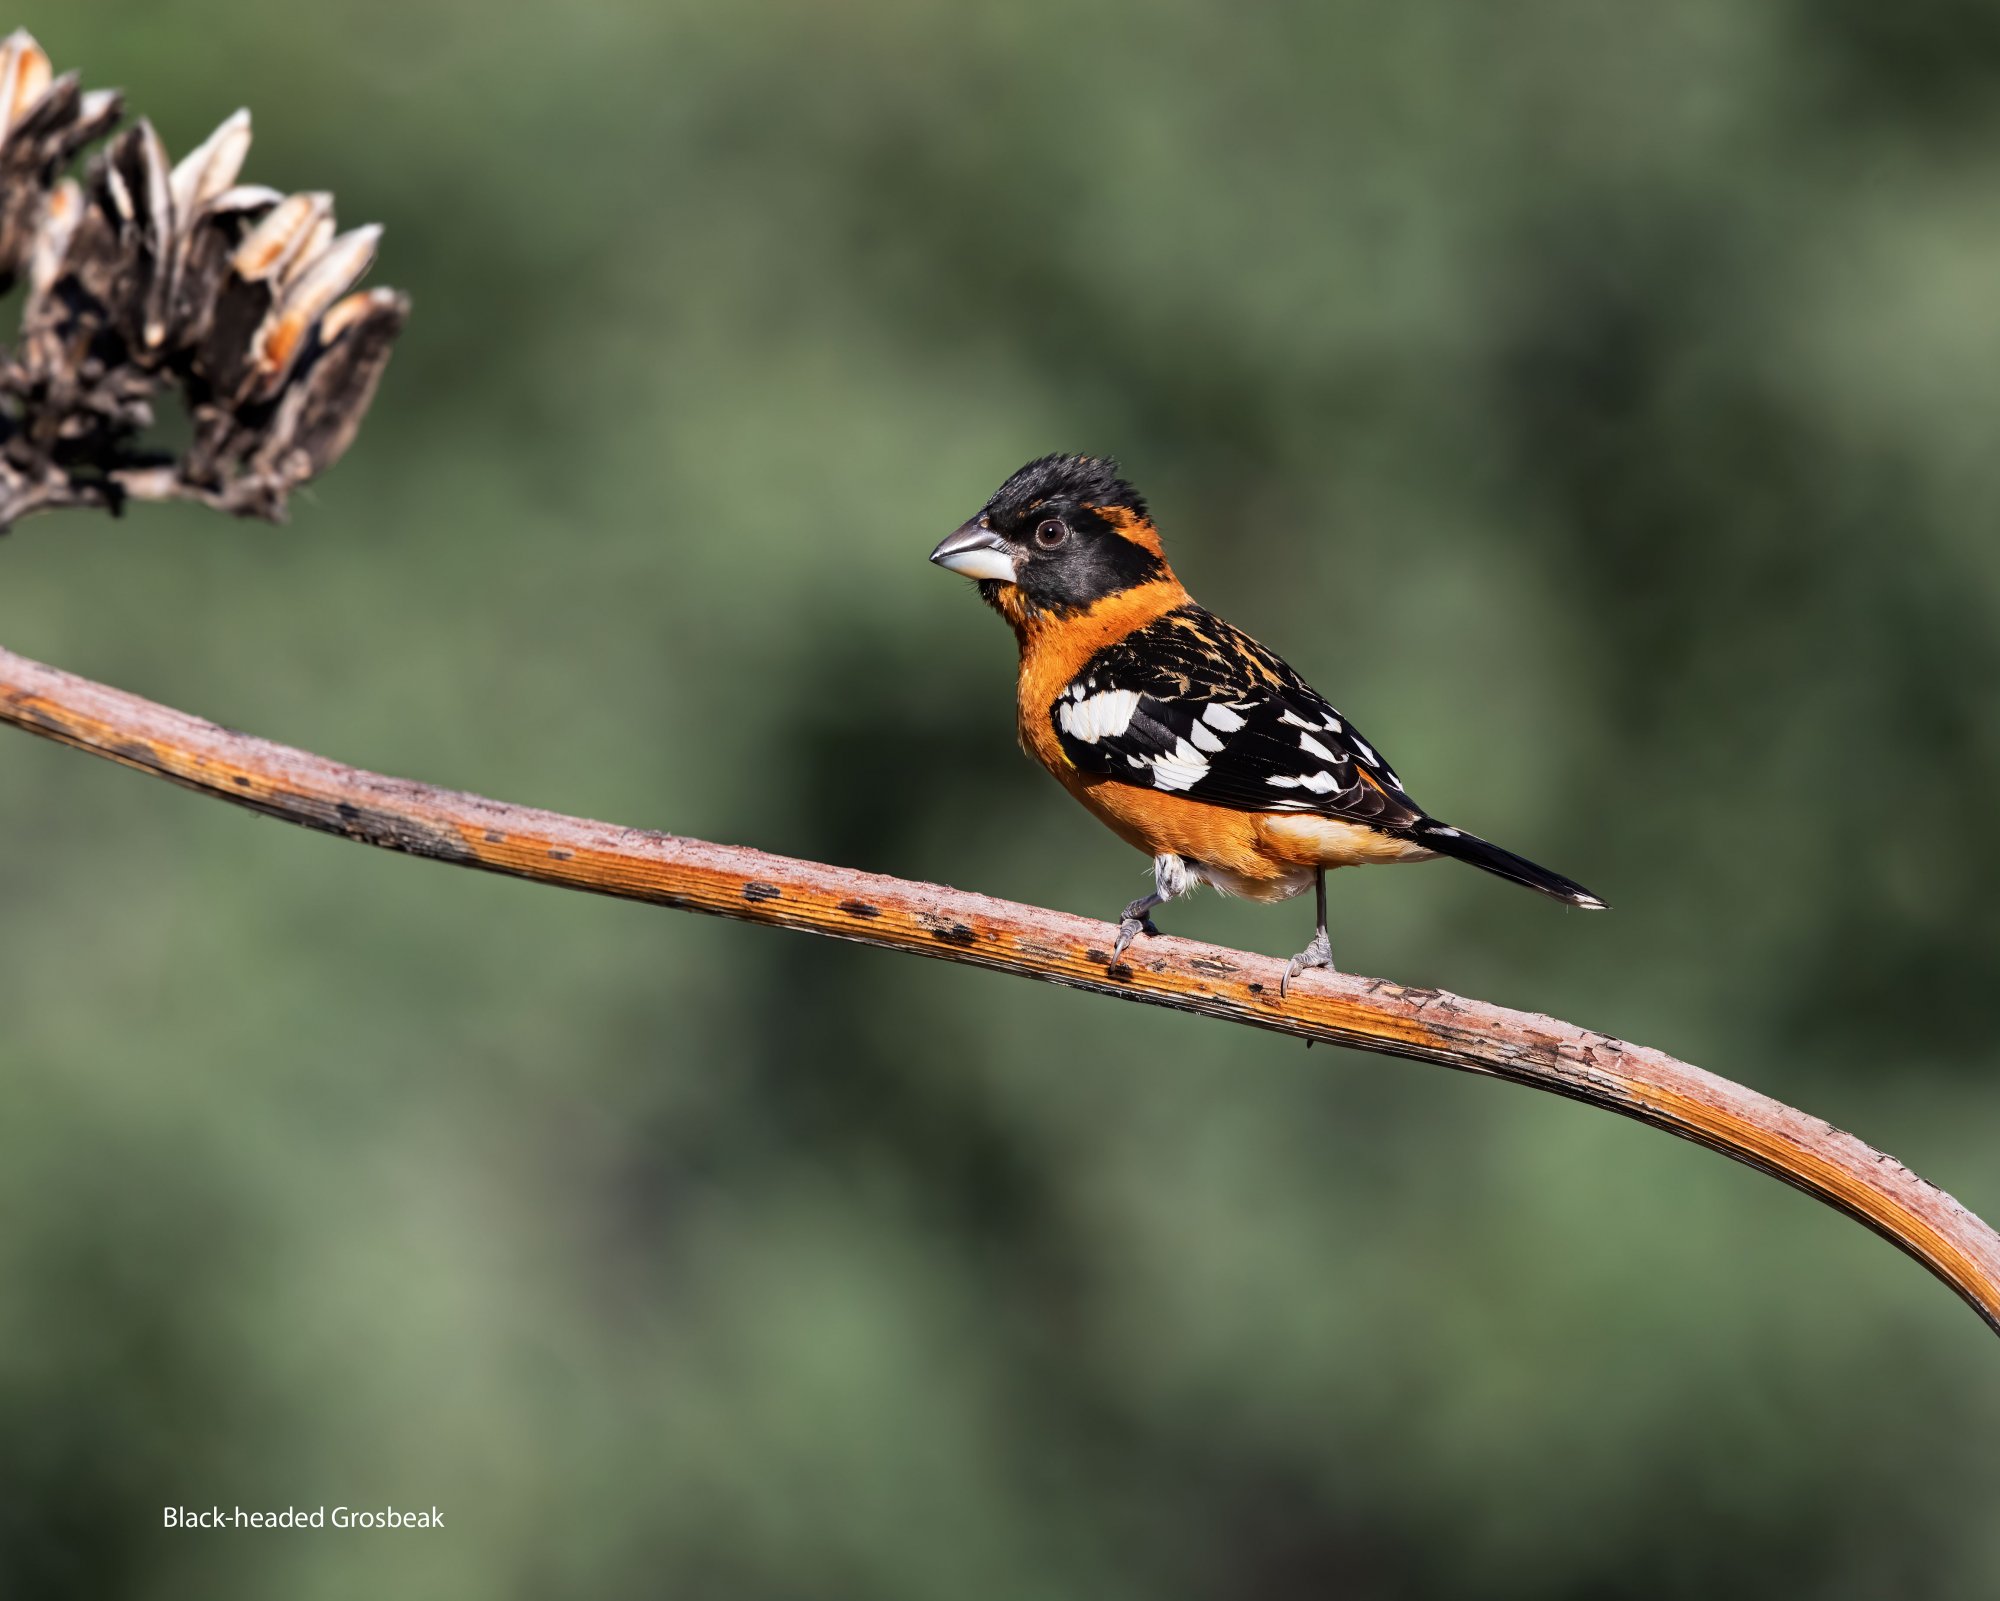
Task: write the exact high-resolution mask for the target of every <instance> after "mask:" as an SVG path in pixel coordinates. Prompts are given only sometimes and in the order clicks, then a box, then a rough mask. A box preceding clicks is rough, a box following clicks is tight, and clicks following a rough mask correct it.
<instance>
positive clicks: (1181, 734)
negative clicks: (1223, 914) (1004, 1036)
mask: <svg viewBox="0 0 2000 1601" xmlns="http://www.w3.org/2000/svg"><path fill="white" fill-rule="evenodd" d="M931 560H932V561H934V562H936V563H937V564H938V565H939V566H941V567H946V568H949V569H950V570H951V571H953V572H955V573H962V574H963V575H965V576H966V577H967V578H973V579H977V580H978V583H979V593H980V595H981V597H982V598H983V599H984V600H985V601H986V602H987V604H988V605H990V606H992V607H993V609H994V610H995V611H997V612H999V613H1000V615H1001V616H1002V617H1004V618H1006V619H1007V621H1008V622H1009V623H1011V624H1012V625H1013V628H1014V634H1015V637H1016V638H1017V639H1018V640H1019V641H1020V646H1021V670H1020V679H1019V684H1018V692H1017V695H1016V708H1015V715H1016V719H1017V723H1018V726H1019V730H1020V736H1021V744H1022V746H1023V747H1024V748H1025V749H1026V750H1027V751H1028V753H1029V754H1030V755H1031V756H1033V757H1034V758H1035V759H1036V760H1037V761H1039V762H1040V763H1041V764H1042V765H1043V766H1044V767H1046V768H1047V769H1048V770H1049V771H1050V772H1051V773H1052V774H1054V775H1055V777H1056V779H1057V781H1058V782H1059V783H1061V784H1062V786H1063V787H1064V788H1065V789H1067V790H1068V791H1069V792H1070V793H1071V794H1072V795H1074V796H1075V797H1076V798H1077V799H1078V800H1080V801H1081V802H1083V804H1084V805H1085V806H1086V807H1087V808H1089V810H1090V811H1092V812H1093V813H1095V814H1096V816H1097V817H1098V818H1099V820H1100V821H1102V822H1104V823H1105V824H1106V825H1108V826H1109V827H1110V828H1111V830H1112V832H1114V833H1115V834H1117V835H1118V836H1119V837H1120V838H1121V839H1124V840H1126V841H1127V842H1129V843H1130V844H1132V845H1135V846H1137V847H1138V848H1139V849H1140V850H1142V851H1144V852H1146V853H1147V854H1148V855H1149V856H1151V857H1152V858H1153V893H1152V894H1150V895H1146V896H1142V897H1141V898H1140V899H1138V900H1135V901H1134V902H1132V904H1131V905H1130V906H1127V907H1126V908H1125V911H1124V913H1123V915H1122V916H1121V918H1120V920H1119V928H1118V940H1117V943H1116V945H1115V946H1114V947H1113V951H1112V959H1113V960H1114V961H1115V960H1117V958H1118V957H1120V956H1122V955H1123V954H1124V952H1125V948H1126V947H1127V946H1128V945H1130V944H1131V943H1132V941H1133V940H1134V939H1136V938H1137V937H1138V936H1139V935H1140V934H1151V933H1155V932H1157V930H1155V929H1154V927H1153V922H1152V918H1151V916H1150V913H1151V912H1152V910H1153V908H1154V907H1155V906H1158V905H1160V904H1162V903H1163V902H1166V901H1170V900H1172V899H1173V898H1174V897H1175V896H1177V895H1180V894H1183V893H1184V892H1186V891H1187V890H1188V889H1190V888H1192V887H1193V886H1194V885H1196V884H1211V885H1213V886H1214V887H1215V888H1216V889H1218V890H1221V891H1222V892H1223V893H1224V894H1227V895H1243V896H1248V897H1249V898H1250V899H1252V900H1260V901H1279V900H1286V899H1288V898H1290V897H1291V896H1293V895H1297V894H1298V893H1299V892H1300V891H1302V890H1303V889H1304V888H1305V887H1306V885H1308V884H1311V885H1312V886H1313V887H1314V889H1315V890H1316V891H1317V895H1318V902H1319V920H1318V924H1317V931H1316V932H1315V933H1314V935H1313V941H1312V943H1311V944H1310V945H1308V946H1307V947H1306V948H1305V949H1304V950H1303V951H1301V952H1300V953H1299V954H1298V955H1297V956H1295V957H1293V958H1292V960H1291V964H1290V965H1289V967H1287V969H1286V971H1285V978H1284V983H1283V984H1281V985H1280V993H1282V992H1283V990H1284V988H1285V986H1287V985H1289V984H1290V982H1291V980H1292V979H1294V978H1295V977H1297V976H1298V975H1299V974H1300V973H1302V972H1304V971H1305V970H1306V969H1307V968H1310V967H1325V968H1331V967H1332V966H1333V952H1332V948H1331V945H1330V943H1329V941H1328V939H1327V932H1326V874H1327V869H1329V868H1333V867H1353V866H1357V865H1360V864H1362V863H1370V862H1422V861H1429V860H1430V859H1431V858H1433V857H1436V856H1452V857H1456V858H1457V859H1458V860H1459V861H1462V862H1470V863H1472V865H1473V866H1475V867H1483V868H1485V869H1486V871H1487V872H1489V873H1497V874H1499V876H1500V877H1502V878H1505V879H1510V880H1512V881H1513V882H1514V883H1516V884H1525V885H1526V886H1527V887H1528V888H1529V889H1536V890H1540V891H1541V892H1542V893H1543V894H1544V895H1548V896H1552V897H1553V898H1554V899H1556V900H1559V901H1563V902H1565V903H1567V904H1568V905H1571V906H1584V907H1589V908H1591V909H1593V910H1602V909H1603V908H1604V904H1605V903H1604V902H1603V901H1601V900H1599V899H1598V898H1597V897H1596V896H1595V895H1593V894H1591V893H1590V891H1589V890H1587V889H1585V888H1584V887H1583V886H1582V885H1581V884H1576V883H1572V882H1571V881H1570V880H1569V879H1567V878H1564V877H1563V876H1562V875H1561V874H1559V873H1552V872H1550V871H1549V870H1548V869H1547V868H1545V867H1537V866H1536V865H1535V864H1534V863H1533V862H1531V861H1528V860H1526V859H1525V858H1523V857H1520V856H1516V855H1515V854H1514V853H1513V852H1512V851H1505V850H1502V849H1501V848H1500V847H1499V846H1497V845H1492V844H1489V843H1487V841H1485V840H1483V839H1480V838H1478V837H1477V836H1476V835H1472V834H1467V833H1465V832H1463V831H1462V830H1460V829H1456V828H1452V827H1450V826H1449V825H1447V824H1445V823H1441V822H1439V821H1438V820H1437V819H1436V818H1434V817H1430V816H1427V815H1426V814H1425V812H1424V811H1423V809H1422V808H1421V807H1419V806H1418V805H1417V804H1416V802H1415V801H1413V800H1411V799H1410V797H1409V795H1408V794H1407V793H1406V792H1405V791H1404V789H1403V781H1402V780H1401V779H1400V778H1398V777H1397V776H1396V774H1395V772H1394V771H1393V770H1392V769H1391V768H1390V766H1389V764H1388V763H1387V762H1386V761H1384V760H1383V759H1382V757H1381V756H1380V755H1378V754H1377V753H1376V751H1375V748H1374V747H1373V746H1372V745H1370V744H1369V742H1368V741H1367V740H1366V739H1364V738H1363V737H1362V735H1361V731H1360V730H1359V729H1357V728H1356V727H1355V726H1354V725H1353V724H1352V723H1351V722H1349V721H1348V720H1347V719H1346V718H1345V717H1343V716H1342V715H1341V714H1340V713H1339V712H1338V711H1336V710H1335V709H1334V708H1333V706H1332V705H1331V704H1330V703H1329V702H1328V701H1327V700H1326V698H1325V697H1324V696H1322V695H1321V694H1319V692H1318V691H1316V690H1314V689H1313V688H1312V687H1311V686H1310V685H1308V684H1307V683H1306V681H1305V680H1304V679H1303V678H1301V677H1299V675H1298V674H1297V673H1296V672H1294V671H1293V670H1292V669H1291V668H1290V667H1289V666H1287V665H1286V664H1285V662H1283V661H1282V660H1280V659H1279V658H1278V657H1277V656H1276V655H1274V654H1273V653H1272V652H1271V651H1269V650H1266V649H1265V648H1264V647H1263V646H1262V645H1260V644H1258V643H1257V641H1256V640H1254V639H1252V638H1251V637H1250V636H1249V635H1248V634H1246V633H1244V632H1243V631H1242V630H1241V629H1238V628H1232V627H1231V626H1230V625H1229V624H1228V623H1226V622H1224V621H1223V620H1222V619H1221V618H1220V617H1217V616H1215V615H1214V614H1213V613H1212V612H1207V611H1204V610H1203V609H1202V608H1201V607H1200V606H1197V605H1196V604H1195V602H1194V599H1193V597H1191V596H1190V595H1189V594H1188V592H1187V590H1186V589H1185V588H1183V587H1182V585H1181V581H1180V580H1179V579H1178V578H1176V577H1175V576H1174V571H1173V568H1171V567H1170V566H1168V565H1167V556H1166V552H1165V550H1164V549H1162V547H1161V544H1160V535H1159V530H1158V529H1156V528H1155V527H1154V526H1153V522H1152V518H1151V517H1150V516H1149V515H1148V514H1147V511H1146V502H1145V501H1144V500H1143V499H1142V498H1141V497H1140V495H1139V493H1138V491H1137V490H1135V489H1134V488H1133V487H1132V486H1131V485H1130V484H1128V483H1127V482H1125V480H1124V479H1122V478H1120V477H1119V476H1118V464H1117V463H1116V462H1114V461H1111V460H1108V459H1105V458H1101V457H1090V456H1044V457H1043V458H1042V459H1041V460H1039V461H1031V462H1029V463H1028V465H1027V466H1025V467H1023V468H1022V469H1021V470H1020V471H1019V472H1017V473H1015V474H1014V476H1013V477H1011V478H1009V479H1008V480H1007V481H1006V482H1005V483H1004V484H1002V485H1001V486H1000V488H999V489H998V490H997V491H996V492H995V493H994V495H993V498H992V499H991V500H989V501H987V503H986V505H985V507H984V508H983V509H982V510H981V511H980V513H979V515H978V516H977V517H974V518H973V519H972V520H971V521H970V522H968V523H967V524H965V526H964V527H962V528H960V529H959V530H958V531H957V532H956V533H954V534H952V535H951V536H950V537H949V538H947V539H946V540H944V542H943V543H942V544H940V545H939V546H938V547H937V549H936V550H934V551H932V552H931Z"/></svg>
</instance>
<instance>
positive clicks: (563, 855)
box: [549, 850, 576, 862]
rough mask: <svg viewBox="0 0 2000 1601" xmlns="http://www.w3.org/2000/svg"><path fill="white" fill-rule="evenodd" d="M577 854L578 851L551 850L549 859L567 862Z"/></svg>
mask: <svg viewBox="0 0 2000 1601" xmlns="http://www.w3.org/2000/svg"><path fill="white" fill-rule="evenodd" d="M575 854H576V852H574V851H565V850H551V851H550V852H549V860H550V861H552V862H566V861H568V860H569V859H570V858H571V857H572V856H574V855H575Z"/></svg>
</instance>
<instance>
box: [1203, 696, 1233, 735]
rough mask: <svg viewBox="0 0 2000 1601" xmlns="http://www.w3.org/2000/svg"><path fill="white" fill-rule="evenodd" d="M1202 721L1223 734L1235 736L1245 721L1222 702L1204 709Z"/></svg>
mask: <svg viewBox="0 0 2000 1601" xmlns="http://www.w3.org/2000/svg"><path fill="white" fill-rule="evenodd" d="M1201 720H1202V721H1203V722H1204V723H1206V724H1208V726H1209V727H1210V728H1213V729H1215V730H1216V731H1217V732H1218V733H1223V734H1233V733H1235V732H1236V730H1237V729H1239V728H1241V727H1242V726H1243V719H1242V718H1241V717H1239V716H1238V715H1237V714H1236V712H1235V711H1234V710H1232V709H1231V708H1230V707H1227V706H1225V705H1223V704H1222V702H1221V701H1217V702H1216V703H1215V704H1214V705H1213V706H1204V707H1202V709H1201Z"/></svg>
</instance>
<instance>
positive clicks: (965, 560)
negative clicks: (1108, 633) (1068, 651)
mask: <svg viewBox="0 0 2000 1601" xmlns="http://www.w3.org/2000/svg"><path fill="white" fill-rule="evenodd" d="M931 560H932V561H934V562H936V563H937V564H938V565H939V566H941V567H947V568H949V569H951V571H953V572H956V573H963V574H964V575H965V576H966V577H968V578H976V579H978V580H979V592H980V594H982V595H983V596H984V597H985V598H986V599H987V600H988V601H991V602H992V603H993V604H995V605H996V606H998V607H999V608H1000V610H1001V611H1002V612H1004V613H1008V614H1009V615H1010V616H1011V615H1012V614H1013V612H1014V611H1015V610H1017V609H1018V610H1020V611H1021V612H1024V613H1026V614H1027V615H1030V616H1032V615H1034V614H1036V613H1053V614H1056V615H1058V616H1060V615H1064V614H1068V613H1073V612H1079V611H1083V610H1085V609H1087V608H1088V607H1090V606H1092V605H1094V604H1095V603H1096V602H1098V601H1100V600H1102V599H1104V598H1105V596H1107V595H1115V594H1117V593H1119V592H1120V591H1121V590H1126V589H1131V588H1133V587H1134V586H1136V585H1139V584H1144V583H1149V582H1151V581H1152V580H1154V579H1157V578H1164V577H1166V576H1167V571H1168V569H1167V562H1166V556H1165V554H1164V553H1163V552H1162V551H1161V549H1160V536H1159V534H1158V533H1157V532H1156V531H1155V529H1154V528H1153V524H1152V520H1151V519H1150V518H1149V517H1148V516H1147V514H1146V502H1145V499H1144V497H1142V496H1141V495H1140V493H1139V492H1138V490H1136V489H1134V488H1133V487H1132V486H1131V485H1130V484H1128V483H1127V482H1126V481H1125V480H1124V479H1122V478H1120V477H1119V476H1118V463H1117V462H1115V461H1113V460H1111V459H1110V458H1109V457H1108V456H1044V457H1042V458H1041V460H1039V461H1031V462H1029V463H1028V465H1027V466H1025V467H1023V468H1022V469H1021V470H1020V471H1019V472H1017V473H1015V474H1014V476H1013V477H1011V478H1009V479H1008V480H1007V481H1006V482H1005V483H1004V484H1002V485H1001V486H1000V487H999V488H998V489H997V490H995V491H994V492H993V498H992V499H990V500H988V501H987V502H986V504H985V506H984V507H983V508H982V509H981V510H980V513H979V515H978V516H977V517H975V518H973V519H972V521H970V522H969V523H967V524H965V526H964V527H962V528H960V529H959V530H958V532H956V533H955V534H953V535H951V536H950V537H949V538H948V539H946V540H945V541H944V542H943V543H942V544H940V545H939V546H938V548H937V549H936V550H934V551H932V552H931ZM1010 590H1011V591H1015V592H1016V593H1015V594H1014V595H1009V594H1008V593H1007V591H1010ZM1010 601H1014V602H1017V603H1018V605H1010V604H1008V603H1009V602H1010Z"/></svg>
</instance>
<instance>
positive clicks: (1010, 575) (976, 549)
mask: <svg viewBox="0 0 2000 1601" xmlns="http://www.w3.org/2000/svg"><path fill="white" fill-rule="evenodd" d="M931 560H932V561H934V562H936V563H937V564H938V565H939V566H940V567H945V568H949V569H950V570H951V571H952V572H955V573H958V574H960V575H961V576H963V577H966V578H994V579H998V580H999V581H1000V582H1001V583H1003V584H1011V583H1013V582H1014V558H1013V556H1012V555H1010V554H1009V553H1008V550H1007V541H1006V540H1004V539H1002V538H1001V537H1000V536H999V535H998V534H996V533H994V532H993V530H992V529H991V528H989V527H987V526H986V525H985V523H984V522H983V521H982V520H981V519H979V518H976V517H975V518H974V519H973V520H972V521H971V522H969V523H967V524H966V525H965V526H964V527H963V528H961V529H959V530H958V532H957V533H955V534H950V535H947V536H946V538H945V539H944V540H943V541H942V542H941V543H940V544H939V545H938V548H937V549H936V550H934V551H932V552H931Z"/></svg>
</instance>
